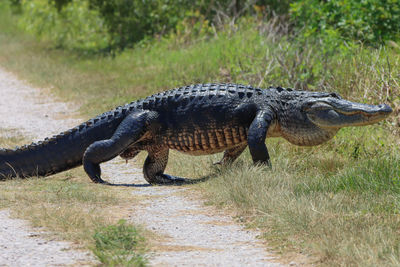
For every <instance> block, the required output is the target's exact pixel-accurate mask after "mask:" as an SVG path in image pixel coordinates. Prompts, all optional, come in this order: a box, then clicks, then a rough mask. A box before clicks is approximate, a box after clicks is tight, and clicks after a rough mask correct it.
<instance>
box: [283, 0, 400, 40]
mask: <svg viewBox="0 0 400 267" xmlns="http://www.w3.org/2000/svg"><path fill="white" fill-rule="evenodd" d="M290 13H291V17H292V20H293V22H294V23H295V24H296V25H297V27H298V28H301V29H304V33H305V36H306V37H307V36H311V35H322V36H323V35H339V36H340V37H341V38H343V39H345V40H357V41H362V42H365V43H368V44H373V45H375V44H380V43H382V42H384V41H387V40H397V39H398V38H399V37H400V2H399V1H398V0H362V1H352V0H331V1H322V0H300V1H296V2H294V3H292V4H291V8H290Z"/></svg>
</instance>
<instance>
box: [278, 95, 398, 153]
mask: <svg viewBox="0 0 400 267" xmlns="http://www.w3.org/2000/svg"><path fill="white" fill-rule="evenodd" d="M295 98H297V103H296V104H295V106H292V109H294V112H291V113H286V114H292V115H287V116H286V120H287V121H289V123H285V122H283V123H282V122H281V125H280V126H281V128H282V129H281V132H282V135H283V137H285V138H286V139H287V140H288V141H290V142H292V143H294V144H297V145H316V144H320V143H323V142H325V141H327V140H329V139H331V138H332V137H333V136H334V135H335V134H336V133H337V131H338V130H339V129H340V128H342V127H347V126H363V125H369V124H373V123H376V122H378V121H381V120H383V119H385V118H387V117H388V116H389V115H390V114H391V113H392V109H391V108H390V107H389V106H388V105H386V104H381V105H368V104H361V103H356V102H351V101H348V100H344V99H342V98H341V97H340V96H339V95H337V94H335V93H314V92H301V93H300V94H299V95H297V97H291V98H290V100H289V102H291V103H294V102H295ZM294 120H299V121H301V122H302V123H301V126H300V125H296V127H295V129H293V121H294ZM289 125H291V126H292V127H291V128H292V129H289V127H288V126H289Z"/></svg>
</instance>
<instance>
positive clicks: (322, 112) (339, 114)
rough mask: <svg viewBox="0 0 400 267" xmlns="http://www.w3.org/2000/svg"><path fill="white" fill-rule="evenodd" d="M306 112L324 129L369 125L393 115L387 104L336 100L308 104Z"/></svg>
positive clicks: (330, 99)
mask: <svg viewBox="0 0 400 267" xmlns="http://www.w3.org/2000/svg"><path fill="white" fill-rule="evenodd" d="M304 111H305V112H306V114H307V117H308V118H309V119H310V120H311V121H312V122H313V123H314V124H316V125H318V126H319V127H322V128H342V127H347V126H363V125H369V124H373V123H376V122H378V121H381V120H383V119H385V118H386V117H388V116H389V115H390V114H391V113H392V109H391V108H390V107H389V106H388V105H386V104H381V105H368V104H361V103H355V102H351V101H347V100H343V99H336V98H327V99H324V100H317V101H314V102H313V103H308V106H307V107H306V108H305V109H304Z"/></svg>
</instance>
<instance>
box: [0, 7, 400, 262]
mask: <svg viewBox="0 0 400 267" xmlns="http://www.w3.org/2000/svg"><path fill="white" fill-rule="evenodd" d="M0 12H1V13H0V64H1V65H2V66H4V67H6V68H7V69H9V70H11V71H13V72H15V73H17V74H18V75H19V76H20V77H22V78H24V79H27V80H28V81H30V82H32V83H34V84H36V85H38V86H45V87H51V88H52V90H53V91H54V92H57V93H58V94H59V95H60V96H61V97H62V98H65V99H66V100H70V101H75V102H76V103H79V104H81V105H82V108H81V112H82V114H83V115H84V116H91V115H94V114H98V113H100V112H103V111H105V110H107V109H109V108H113V107H114V106H116V105H121V104H123V103H125V102H130V101H132V100H133V99H136V98H139V97H143V96H146V95H148V94H151V93H154V92H157V91H162V90H164V89H169V88H172V87H175V86H180V85H186V84H189V83H196V82H209V81H232V82H243V83H250V84H253V85H256V86H257V85H260V86H262V87H266V86H268V85H270V84H276V85H283V86H296V87H299V88H309V89H313V90H330V91H337V92H340V93H341V94H343V95H344V96H345V97H346V98H349V99H352V100H358V101H361V102H368V103H381V102H387V101H388V102H389V103H390V104H391V105H392V107H394V108H395V114H394V116H392V117H391V118H390V119H388V120H387V121H386V122H381V123H379V124H376V125H373V126H368V127H360V128H345V129H342V130H341V131H340V132H339V133H338V135H337V136H336V137H335V138H334V139H333V140H331V141H330V142H327V143H325V144H323V145H321V146H317V147H296V146H293V145H291V144H289V143H288V142H287V141H285V140H283V139H271V140H267V146H268V149H269V151H270V155H271V158H272V164H273V168H272V169H268V168H265V167H254V166H252V165H251V157H250V155H249V152H248V151H247V150H246V151H245V153H244V155H243V156H241V157H240V158H239V160H238V161H237V162H236V163H234V164H233V165H232V166H228V167H223V168H219V167H215V166H212V162H215V161H217V160H218V159H219V157H221V155H213V156H208V157H188V156H186V155H182V154H179V153H171V156H170V161H169V164H168V167H167V172H168V173H171V174H175V175H180V176H184V177H191V178H198V177H208V178H210V179H208V180H207V181H206V182H204V183H201V184H199V185H195V186H193V188H196V189H198V190H201V191H202V192H203V193H204V196H205V198H206V199H207V203H209V204H213V205H217V206H221V207H229V208H230V209H232V210H233V211H235V213H237V214H238V218H240V219H241V221H243V222H245V223H247V224H248V225H249V226H251V227H257V228H258V229H260V231H261V232H262V236H263V237H264V238H265V239H266V240H267V241H268V243H269V244H270V246H273V247H274V248H275V250H276V251H277V252H280V253H282V255H283V257H285V255H286V253H287V252H288V251H295V252H301V253H302V254H307V255H311V256H312V257H311V258H310V261H311V262H312V263H315V264H316V265H323V266H326V265H329V266H396V265H399V264H400V247H399V244H400V238H399V232H398V231H399V229H400V214H399V207H400V198H399V188H400V181H399V179H400V151H399V144H400V142H399V140H400V139H399V136H400V135H399V133H400V130H399V127H398V114H399V104H400V98H399V96H400V87H399V83H398V77H400V76H399V75H400V73H399V70H400V56H399V54H398V52H396V50H392V49H390V48H381V49H370V48H365V47H361V46H359V47H358V48H357V49H356V50H349V51H335V50H334V49H333V48H329V47H328V48H329V49H325V48H326V47H324V46H321V45H318V43H317V44H315V43H313V42H312V41H310V42H309V43H307V44H303V43H296V40H292V41H290V42H289V41H288V40H287V38H286V37H284V36H279V35H276V34H268V32H269V31H267V30H268V29H269V28H268V27H270V25H266V24H257V25H255V24H254V22H252V21H251V19H249V20H248V21H244V22H239V24H238V25H237V28H236V29H230V28H229V29H228V30H226V31H223V32H217V34H216V37H214V38H210V39H204V40H192V42H190V44H182V43H180V42H177V41H176V40H171V39H166V40H165V39H163V40H161V41H160V42H157V41H154V42H153V43H151V44H149V45H147V46H144V47H137V48H135V49H133V50H126V51H125V52H124V53H122V54H120V55H117V56H116V57H115V58H109V57H101V56H82V55H80V54H77V53H75V52H73V51H72V52H71V51H63V50H57V49H54V48H53V46H52V45H51V44H48V43H43V42H39V41H37V40H35V39H34V38H33V37H31V36H28V35H26V34H25V33H23V32H21V31H20V30H18V29H17V28H16V27H15V23H12V22H15V20H14V18H12V17H10V15H7V14H8V13H7V12H6V11H4V9H3V10H0ZM252 23H253V24H252ZM60 182H61V181H60ZM31 183H36V181H32V182H31ZM85 186H91V185H85ZM74 201H75V200H71V203H73V202H74Z"/></svg>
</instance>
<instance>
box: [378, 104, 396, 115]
mask: <svg viewBox="0 0 400 267" xmlns="http://www.w3.org/2000/svg"><path fill="white" fill-rule="evenodd" d="M378 107H379V111H381V112H385V113H391V112H392V111H393V110H392V108H391V107H390V106H388V105H386V104H380V105H378Z"/></svg>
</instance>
